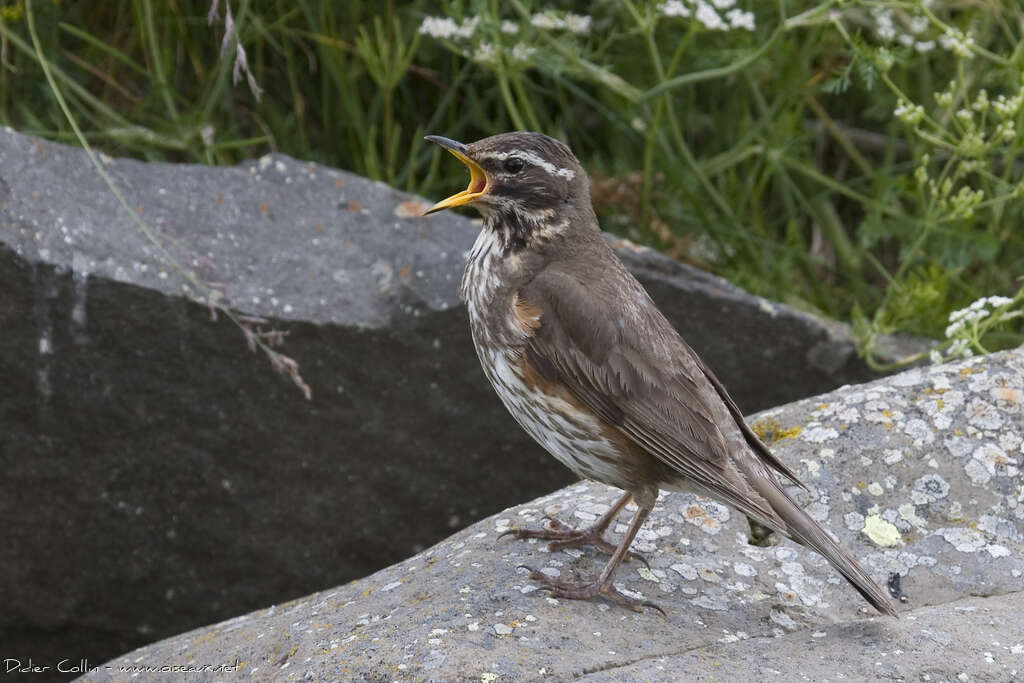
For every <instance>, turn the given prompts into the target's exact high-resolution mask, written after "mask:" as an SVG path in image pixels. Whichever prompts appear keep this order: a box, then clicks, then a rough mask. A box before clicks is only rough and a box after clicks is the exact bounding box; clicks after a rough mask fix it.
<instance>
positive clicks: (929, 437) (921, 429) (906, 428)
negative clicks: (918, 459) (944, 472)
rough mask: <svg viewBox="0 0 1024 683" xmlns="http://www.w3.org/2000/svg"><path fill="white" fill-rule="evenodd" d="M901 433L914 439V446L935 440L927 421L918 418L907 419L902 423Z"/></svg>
mask: <svg viewBox="0 0 1024 683" xmlns="http://www.w3.org/2000/svg"><path fill="white" fill-rule="evenodd" d="M903 433H904V434H906V435H907V436H909V437H910V438H911V439H913V440H914V446H916V447H918V448H920V447H921V446H924V445H925V444H930V443H931V442H933V441H935V432H933V431H932V428H931V427H929V426H928V423H927V422H925V421H924V420H922V419H920V418H916V417H915V418H913V419H910V420H907V421H906V422H905V423H904V424H903Z"/></svg>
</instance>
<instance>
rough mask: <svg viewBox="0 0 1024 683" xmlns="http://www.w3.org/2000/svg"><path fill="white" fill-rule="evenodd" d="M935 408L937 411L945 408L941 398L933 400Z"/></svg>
mask: <svg viewBox="0 0 1024 683" xmlns="http://www.w3.org/2000/svg"><path fill="white" fill-rule="evenodd" d="M935 407H936V408H938V409H939V410H942V409H943V408H945V407H946V402H945V401H943V400H942V399H941V398H937V399H935Z"/></svg>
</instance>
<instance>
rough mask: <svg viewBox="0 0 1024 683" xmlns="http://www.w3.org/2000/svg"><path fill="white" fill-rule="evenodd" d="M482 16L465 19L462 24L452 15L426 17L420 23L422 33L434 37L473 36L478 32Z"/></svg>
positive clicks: (448, 38) (447, 38)
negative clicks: (451, 16) (477, 28)
mask: <svg viewBox="0 0 1024 683" xmlns="http://www.w3.org/2000/svg"><path fill="white" fill-rule="evenodd" d="M479 23H480V17H470V18H469V19H463V21H462V23H461V24H458V23H456V22H455V20H454V19H452V18H450V17H424V18H423V23H421V24H420V33H422V34H423V35H427V36H430V37H432V38H440V39H446V40H450V39H452V38H464V39H465V38H472V37H473V33H474V32H476V27H477V24H479Z"/></svg>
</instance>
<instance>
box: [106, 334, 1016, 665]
mask: <svg viewBox="0 0 1024 683" xmlns="http://www.w3.org/2000/svg"><path fill="white" fill-rule="evenodd" d="M754 424H755V426H756V428H757V429H759V430H761V431H763V432H765V433H767V434H768V435H774V436H775V437H777V438H779V440H778V441H777V442H776V443H775V447H776V452H777V453H778V454H779V455H780V456H781V458H782V459H783V460H784V461H785V462H786V463H787V464H788V465H790V466H791V467H794V468H795V469H796V470H797V472H798V473H799V474H800V475H801V477H802V479H803V480H804V482H805V483H806V484H807V485H808V488H809V491H808V492H806V493H802V494H801V496H800V497H801V500H802V502H803V503H804V504H805V505H807V506H808V507H809V510H810V512H811V514H812V515H814V516H815V517H817V518H818V519H820V520H822V521H823V522H824V523H826V524H827V526H828V527H829V528H830V529H831V530H832V531H834V532H835V533H836V534H837V535H838V536H839V538H840V540H841V542H842V543H843V544H844V545H845V546H846V547H848V548H850V549H851V550H852V551H853V552H854V554H855V555H857V556H858V557H860V558H862V560H863V562H864V564H865V566H866V568H867V569H868V570H869V571H870V572H871V573H872V574H874V575H875V576H876V577H878V578H879V579H881V580H884V579H885V578H886V577H887V576H888V575H890V574H891V573H899V574H900V575H901V581H900V583H901V590H902V593H903V595H904V596H905V597H906V602H904V603H903V604H902V605H901V607H900V609H901V612H902V618H901V619H899V620H895V619H889V618H885V617H878V616H875V615H874V613H873V612H871V613H869V612H868V611H867V609H868V608H866V607H865V606H864V603H863V602H862V600H861V599H860V597H859V596H858V595H857V594H856V593H855V592H854V591H853V589H851V588H850V587H849V586H848V585H847V584H846V582H845V581H843V580H842V579H841V578H840V577H839V575H838V574H837V573H836V572H835V571H833V570H832V569H831V568H830V567H829V566H828V565H827V564H826V563H825V562H824V560H822V559H821V558H819V557H818V556H817V555H815V554H813V553H811V552H810V551H806V550H804V549H803V548H800V547H799V546H796V545H794V544H792V543H791V542H789V541H785V540H783V541H781V542H779V543H778V544H777V545H775V546H773V547H768V548H760V547H754V546H750V545H748V544H747V541H746V528H745V523H744V520H743V518H742V516H740V515H737V514H736V513H735V512H733V511H732V510H730V509H728V508H726V507H724V506H722V505H720V504H718V503H716V502H714V501H710V500H705V499H700V498H696V497H694V496H692V495H690V494H662V497H661V498H660V500H659V503H658V506H657V507H656V508H655V512H654V513H653V514H652V516H651V518H650V520H649V521H648V523H647V524H646V525H645V527H644V528H643V529H642V530H641V532H640V534H639V536H638V540H637V542H636V543H635V545H634V549H635V550H638V551H640V552H643V553H645V554H646V557H647V559H648V560H649V561H650V564H651V569H650V570H648V569H646V568H644V567H643V566H641V565H639V564H638V563H635V562H634V563H632V564H629V565H625V566H624V567H623V568H622V569H620V571H619V573H618V575H617V578H618V579H619V581H618V585H619V586H620V588H623V589H625V590H630V591H634V592H637V593H640V594H642V595H643V596H645V597H646V598H648V599H650V600H654V601H656V602H657V603H659V604H660V605H661V606H662V607H663V608H664V609H665V610H666V612H667V615H668V616H667V617H662V616H661V615H659V614H658V613H657V612H653V611H648V612H646V613H643V614H637V613H634V612H632V611H629V610H626V609H624V608H621V607H617V606H609V605H607V604H600V603H595V602H585V603H581V602H573V601H567V600H555V599H552V598H549V597H545V595H544V593H543V592H542V591H537V590H535V589H533V586H532V585H531V584H530V582H529V581H528V580H527V578H526V576H525V570H523V569H518V568H517V567H518V566H519V565H523V564H526V565H532V566H535V567H542V568H543V571H545V572H550V573H552V574H556V575H560V576H571V575H573V574H575V573H579V574H588V575H589V574H593V573H594V572H595V571H597V569H598V568H599V567H600V564H601V563H602V562H603V560H604V557H603V556H601V555H599V554H598V553H596V552H594V551H592V550H590V549H587V550H585V551H583V552H580V551H576V550H572V551H561V552H555V553H550V552H546V548H545V547H544V546H543V545H542V544H538V543H530V542H521V541H510V540H508V539H507V538H506V539H502V540H500V541H499V540H497V536H498V534H500V533H501V531H503V530H504V529H507V528H509V527H510V526H513V525H525V524H537V523H538V522H539V521H540V519H541V517H542V516H543V515H557V516H558V517H559V518H560V519H562V520H565V521H572V522H574V523H577V524H586V523H589V522H591V521H592V520H594V519H595V518H596V516H597V515H599V514H600V513H602V512H603V511H604V510H606V509H607V506H608V505H609V504H610V503H611V502H612V501H614V499H615V497H616V495H617V492H616V491H614V490H612V489H608V488H606V487H603V486H600V485H597V484H577V485H574V486H572V487H569V488H567V489H564V490H562V491H559V492H556V493H554V494H551V495H548V496H546V497H543V498H540V499H538V500H535V501H533V502H530V503H527V504H525V505H520V506H517V507H514V508H511V509H509V510H506V511H504V512H503V513H500V514H498V515H495V516H494V517H491V518H489V519H487V520H484V521H482V522H480V523H478V524H476V525H474V526H472V527H470V528H468V529H465V530H463V531H460V532H458V533H457V534H455V535H454V536H452V537H450V538H449V539H447V540H446V541H444V542H442V543H440V544H438V545H436V546H434V547H433V548H430V549H429V550H427V551H425V552H423V553H420V554H418V555H416V556H415V557H412V558H409V559H407V560H405V561H403V562H401V563H399V564H397V565H394V566H392V567H389V568H387V569H384V570H382V571H380V572H377V573H376V574H374V575H372V576H370V577H368V578H366V579H363V580H361V581H356V582H353V583H350V584H348V585H345V586H342V587H340V588H336V589H333V590H330V591H325V592H322V593H318V594H315V595H311V596H308V597H305V598H302V599H299V600H295V601H293V602H290V603H286V604H282V605H277V606H275V607H272V608H269V609H265V610H261V611H259V612H255V613H253V614H249V615H247V616H243V617H238V618H236V619H232V620H230V621H227V622H224V623H221V624H217V625H215V626H211V627H208V628H205V629H200V630H198V631H195V632H192V633H186V634H183V635H180V636H177V637H175V638H172V639H170V640H166V641H163V642H161V643H157V644H154V645H151V646H148V647H145V648H142V649H140V650H138V651H136V652H132V653H130V654H128V655H125V656H123V657H119V658H117V659H115V660H114V661H112V662H110V663H109V664H108V665H107V666H109V667H112V668H111V669H106V668H103V667H101V668H99V669H98V670H97V671H96V672H94V674H93V675H92V676H90V677H89V678H88V680H97V681H99V680H109V679H110V678H111V676H112V675H113V674H112V673H111V672H113V671H115V670H116V667H117V666H121V665H126V664H133V663H134V664H139V665H147V666H157V667H159V666H174V665H176V666H205V665H211V666H216V665H219V664H225V663H227V664H234V663H236V662H237V665H238V669H239V671H240V672H241V674H242V676H243V677H246V676H247V677H251V678H253V679H260V678H261V677H280V678H281V679H287V680H304V679H306V678H312V679H316V680H389V681H393V680H492V681H503V680H504V681H514V680H533V679H540V678H544V677H552V678H554V679H556V680H562V679H566V678H570V677H577V676H582V677H588V676H589V677H591V678H593V679H596V680H627V681H628V680H674V679H678V678H679V677H680V676H684V677H686V678H692V679H698V678H705V679H707V680H767V679H772V680H796V679H800V678H801V677H804V678H806V679H809V680H822V679H825V678H828V679H830V680H831V679H833V678H834V679H839V678H841V677H842V678H845V679H848V680H864V679H873V678H876V677H881V678H898V679H908V680H998V681H1002V680H1010V679H1012V678H1014V677H1015V676H1017V675H1019V674H1020V673H1021V672H1024V592H1022V581H1024V579H1022V575H1024V478H1022V476H1021V472H1020V467H1021V466H1022V464H1024V444H1022V435H1024V349H1021V350H1018V351H1015V352H1004V353H1001V354H996V355H994V356H990V357H988V358H983V359H972V360H970V361H967V362H961V363H956V364H950V365H943V366H936V367H931V368H925V369H917V370H912V371H909V372H906V373H903V374H900V375H897V376H895V377H892V378H888V379H884V380H880V381H877V382H873V383H870V384H866V385H860V386H853V387H844V388H842V389H839V390H837V391H835V392H833V393H831V394H827V395H824V396H820V397H817V398H813V399H808V400H804V401H800V402H798V403H795V404H792V405H788V406H785V407H782V408H779V409H774V410H771V411H768V412H767V413H762V414H760V415H758V416H756V419H755V420H754ZM625 521H626V519H625V516H623V518H622V519H621V520H620V523H619V525H618V528H617V529H616V531H617V532H619V533H621V532H622V531H623V530H624V524H625ZM890 527H891V529H890ZM961 674H962V675H966V676H967V678H962V677H960V676H961ZM175 676H178V674H175ZM175 676H170V675H168V676H166V677H163V678H161V677H158V678H157V680H168V681H170V680H181V678H178V677H175ZM186 679H191V680H201V677H199V676H196V675H193V676H191V677H189V676H186Z"/></svg>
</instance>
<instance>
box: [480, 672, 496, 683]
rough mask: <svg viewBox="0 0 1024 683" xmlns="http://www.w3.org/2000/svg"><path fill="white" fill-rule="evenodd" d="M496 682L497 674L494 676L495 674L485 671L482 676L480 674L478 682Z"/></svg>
mask: <svg viewBox="0 0 1024 683" xmlns="http://www.w3.org/2000/svg"><path fill="white" fill-rule="evenodd" d="M496 680H498V674H496V673H492V672H490V671H485V672H483V673H482V674H480V681H481V683H493V681H496Z"/></svg>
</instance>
